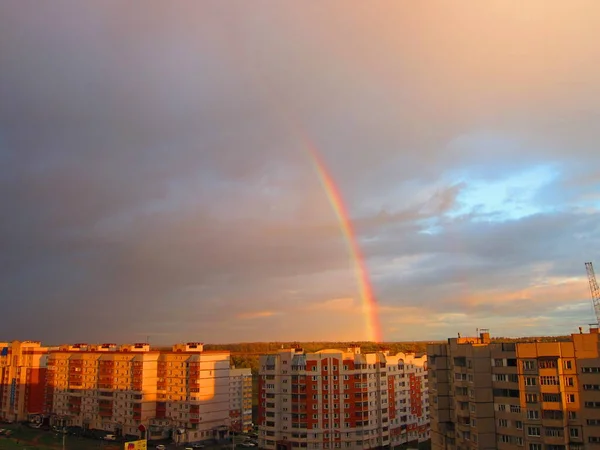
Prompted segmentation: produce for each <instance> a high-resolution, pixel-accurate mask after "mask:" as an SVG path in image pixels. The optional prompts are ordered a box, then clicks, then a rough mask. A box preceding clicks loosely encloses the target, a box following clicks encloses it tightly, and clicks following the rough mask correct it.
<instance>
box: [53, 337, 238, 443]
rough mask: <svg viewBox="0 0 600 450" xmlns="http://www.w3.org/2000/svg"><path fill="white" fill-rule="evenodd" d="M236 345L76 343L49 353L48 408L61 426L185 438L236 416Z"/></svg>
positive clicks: (216, 429) (206, 434)
mask: <svg viewBox="0 0 600 450" xmlns="http://www.w3.org/2000/svg"><path fill="white" fill-rule="evenodd" d="M229 365H230V357H229V352H207V351H204V350H203V345H202V344H200V343H187V344H178V345H175V346H173V347H172V349H171V350H167V351H164V350H161V351H159V350H153V349H151V348H150V346H149V345H148V344H143V343H142V344H132V345H121V346H117V345H116V344H102V345H87V344H76V345H66V346H61V347H60V348H58V349H57V350H55V351H51V352H50V353H49V360H48V376H47V386H46V411H47V412H48V413H50V414H51V416H52V423H53V424H56V425H65V426H68V425H71V426H80V427H82V428H89V429H101V430H105V431H108V432H110V433H114V434H117V435H132V436H140V437H145V436H148V437H149V438H151V439H159V438H167V437H172V438H173V440H174V441H175V442H178V443H183V442H190V441H199V440H203V439H207V438H213V437H220V436H223V435H225V434H226V433H227V430H228V423H229V402H230V399H229Z"/></svg>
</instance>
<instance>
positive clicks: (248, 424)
mask: <svg viewBox="0 0 600 450" xmlns="http://www.w3.org/2000/svg"><path fill="white" fill-rule="evenodd" d="M229 419H230V424H231V429H232V430H233V431H235V432H238V433H239V432H248V431H252V371H251V370H250V369H231V370H230V371H229Z"/></svg>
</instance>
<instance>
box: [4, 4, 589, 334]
mask: <svg viewBox="0 0 600 450" xmlns="http://www.w3.org/2000/svg"><path fill="white" fill-rule="evenodd" d="M599 20H600V3H599V2H598V1H597V0H590V1H587V2H586V1H579V0H575V1H568V2H567V1H547V0H543V1H542V0H537V1H536V0H531V1H528V2H518V1H514V2H513V1H507V0H498V1H494V0H490V1H486V2H479V1H464V2H455V1H440V2H435V5H434V3H431V2H384V1H375V2H362V1H356V2H353V1H350V0H340V1H329V0H326V1H319V2H294V1H287V2H281V1H275V0H272V1H262V0H253V1H248V2H242V1H237V2H236V1H223V0H218V1H209V0H204V1H202V2H192V1H189V2H185V1H184V2H175V3H173V2H151V1H147V2H143V3H132V2H116V1H103V2H79V1H75V0H73V1H53V2H42V3H40V2H28V1H23V0H15V1H10V0H7V1H4V2H2V3H0V194H1V198H2V219H1V220H0V307H1V308H2V313H1V314H0V339H40V340H43V341H45V342H48V343H61V342H68V341H84V342H98V341H111V342H131V341H140V340H144V339H146V337H147V336H150V339H151V342H155V343H172V342H177V341H182V340H200V341H204V342H212V343H217V342H238V341H274V340H338V339H339V340H353V339H356V340H362V339H368V338H369V337H370V336H369V333H368V323H367V321H366V319H365V314H364V311H363V305H362V303H361V299H360V295H359V290H358V285H357V281H356V277H355V273H354V266H353V264H354V262H353V260H352V258H351V255H350V253H349V250H348V249H349V246H348V243H347V242H346V241H345V240H344V236H343V233H342V230H341V228H340V224H339V222H338V219H337V217H336V215H335V212H334V210H333V208H332V205H331V204H330V203H329V201H328V198H327V195H326V192H325V191H324V188H323V186H322V184H321V183H320V180H319V176H318V173H317V171H316V170H315V164H314V161H313V160H312V159H311V157H310V153H309V151H308V148H307V146H308V145H309V143H312V145H314V147H315V148H316V149H317V151H318V153H319V154H320V156H321V157H322V158H323V160H324V161H326V164H327V166H328V168H329V171H330V173H331V175H332V177H333V179H334V180H335V183H336V184H337V187H338V189H339V191H340V192H341V194H342V195H343V197H344V199H345V202H346V205H347V209H348V212H349V216H350V219H351V221H352V223H353V225H354V227H355V230H356V237H357V240H358V243H359V245H360V247H361V249H362V251H363V253H364V258H365V264H366V266H367V268H368V271H369V276H370V278H371V282H372V284H373V289H374V292H375V295H376V298H377V301H378V304H379V314H380V320H381V325H382V334H383V338H384V339H385V340H388V341H392V340H430V339H443V338H446V337H449V336H455V335H456V333H457V332H461V333H462V334H463V335H468V334H470V333H474V332H475V329H476V328H477V327H487V328H490V329H491V332H492V334H493V335H496V336H498V335H500V336H509V335H510V336H519V335H532V334H562V333H570V332H573V331H576V329H577V327H578V326H579V325H586V324H588V323H590V322H592V321H593V317H594V316H593V310H592V305H591V300H590V295H589V289H588V283H587V278H586V276H585V267H584V262H585V261H590V260H591V261H594V260H595V259H596V260H597V262H598V268H599V269H600V257H599V256H600V254H599V252H598V250H599V248H600V245H599V244H600V225H599V223H600V28H598V23H599Z"/></svg>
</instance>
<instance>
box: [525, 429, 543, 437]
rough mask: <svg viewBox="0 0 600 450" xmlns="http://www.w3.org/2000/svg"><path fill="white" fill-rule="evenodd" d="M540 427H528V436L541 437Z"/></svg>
mask: <svg viewBox="0 0 600 450" xmlns="http://www.w3.org/2000/svg"><path fill="white" fill-rule="evenodd" d="M539 435H540V427H527V436H539Z"/></svg>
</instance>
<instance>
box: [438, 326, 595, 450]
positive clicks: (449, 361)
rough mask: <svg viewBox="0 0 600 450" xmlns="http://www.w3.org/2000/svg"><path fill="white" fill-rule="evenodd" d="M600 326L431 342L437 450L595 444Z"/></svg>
mask: <svg viewBox="0 0 600 450" xmlns="http://www.w3.org/2000/svg"><path fill="white" fill-rule="evenodd" d="M598 338H599V334H598V328H596V327H593V328H591V329H590V332H589V333H583V332H582V331H581V330H580V333H579V334H573V335H572V336H571V337H570V339H569V340H568V341H565V342H539V340H534V339H532V340H531V341H529V342H504V343H501V342H498V343H493V342H491V339H490V335H489V332H487V331H486V330H484V331H482V332H481V333H480V334H479V336H476V337H472V338H471V337H460V336H459V337H458V338H452V339H448V343H447V344H434V345H429V346H428V358H429V380H430V391H429V393H430V403H431V431H432V448H434V449H448V450H452V449H457V450H458V449H500V450H502V449H507V450H508V449H524V450H567V449H571V450H574V449H584V448H596V447H598V448H600V353H599V352H600V341H599V339H598Z"/></svg>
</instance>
